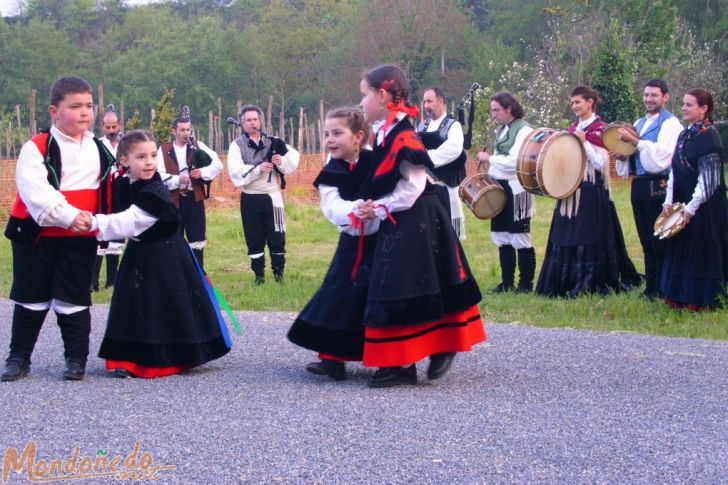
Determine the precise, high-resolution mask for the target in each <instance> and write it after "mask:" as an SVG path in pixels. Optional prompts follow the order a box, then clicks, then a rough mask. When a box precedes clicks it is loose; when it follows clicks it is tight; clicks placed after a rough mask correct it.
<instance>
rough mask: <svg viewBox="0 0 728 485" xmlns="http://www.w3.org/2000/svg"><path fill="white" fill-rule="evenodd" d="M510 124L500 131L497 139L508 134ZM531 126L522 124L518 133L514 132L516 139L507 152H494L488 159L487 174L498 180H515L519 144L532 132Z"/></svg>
mask: <svg viewBox="0 0 728 485" xmlns="http://www.w3.org/2000/svg"><path fill="white" fill-rule="evenodd" d="M510 129H511V128H510V126H506V128H505V129H504V130H503V131H502V132H501V134H500V137H498V140H502V139H503V138H505V137H506V135H508V131H509V130H510ZM533 131H534V130H533V128H532V127H530V126H524V127H523V128H521V129H520V130H519V131H518V133H516V141H515V142H514V143H513V146H512V147H511V149H510V150H508V153H507V154H504V155H496V154H495V153H494V154H493V155H491V156H490V158H489V159H488V160H489V161H490V168H488V174H489V175H490V176H491V177H493V178H494V179H498V180H515V178H516V162H517V161H518V152H519V151H520V150H521V145H523V142H524V141H526V138H527V137H528V136H529V135H530V134H531V133H533Z"/></svg>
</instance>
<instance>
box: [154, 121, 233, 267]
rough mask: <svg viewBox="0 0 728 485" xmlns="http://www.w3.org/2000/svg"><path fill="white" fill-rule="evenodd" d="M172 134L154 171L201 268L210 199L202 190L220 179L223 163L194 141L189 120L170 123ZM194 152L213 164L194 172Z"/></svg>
mask: <svg viewBox="0 0 728 485" xmlns="http://www.w3.org/2000/svg"><path fill="white" fill-rule="evenodd" d="M172 134H173V135H174V141H173V142H170V143H164V144H162V146H160V147H159V151H158V153H157V170H158V172H159V175H160V176H161V177H162V180H163V181H164V185H166V186H167V189H169V191H170V193H171V194H172V200H173V201H174V205H175V206H176V207H177V208H178V209H179V212H180V216H181V218H182V227H181V230H182V231H183V232H184V235H185V236H186V238H187V242H188V243H189V245H190V247H191V248H192V251H193V252H194V253H195V256H196V257H197V260H198V261H199V263H200V266H204V264H203V263H204V259H203V250H204V249H205V246H206V245H207V238H206V232H207V220H206V218H205V199H207V198H208V197H209V187H205V184H206V183H209V182H212V181H213V180H215V178H217V176H218V175H220V172H222V162H221V161H220V157H218V156H217V153H215V152H214V151H212V150H211V149H210V148H208V147H207V145H205V144H204V143H202V142H201V141H198V140H194V141H193V139H192V121H191V120H190V119H189V118H177V119H175V120H174V121H173V122H172ZM197 150H202V151H203V152H204V154H206V156H208V157H209V158H211V159H212V162H211V163H209V165H207V166H205V167H202V168H195V167H194V163H193V160H194V159H195V157H196V155H195V152H196V151H197ZM180 160H181V161H182V162H180ZM206 189H207V190H206Z"/></svg>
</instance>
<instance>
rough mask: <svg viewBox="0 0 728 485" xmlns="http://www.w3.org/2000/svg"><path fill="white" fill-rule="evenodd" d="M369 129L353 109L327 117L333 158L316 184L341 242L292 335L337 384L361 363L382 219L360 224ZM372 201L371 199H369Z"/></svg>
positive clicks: (316, 369)
mask: <svg viewBox="0 0 728 485" xmlns="http://www.w3.org/2000/svg"><path fill="white" fill-rule="evenodd" d="M368 134H369V125H368V124H367V123H366V121H365V120H364V115H363V114H361V113H360V112H358V111H356V110H355V109H353V108H339V109H335V110H332V111H329V112H328V113H327V114H326V121H325V124H324V138H325V141H326V150H327V151H328V152H329V153H330V154H331V159H330V160H329V161H328V163H327V164H326V166H324V168H323V169H322V170H321V173H319V175H318V177H317V178H316V180H315V181H314V185H315V186H316V188H317V189H318V190H319V193H320V195H321V210H322V211H323V213H324V215H325V216H326V218H327V219H328V220H330V221H331V222H332V223H333V224H334V225H336V227H337V229H338V230H339V233H340V235H339V244H338V246H337V247H336V252H335V253H334V258H333V260H332V261H331V266H330V267H329V271H328V273H327V274H326V277H325V278H324V281H323V283H322V284H321V288H319V290H318V291H317V292H316V294H315V295H314V296H313V298H312V299H311V301H309V302H308V304H307V305H306V307H305V308H304V309H303V311H302V312H301V313H300V314H299V315H298V318H296V321H295V322H294V323H293V326H292V327H291V330H290V331H289V332H288V338H289V339H290V340H291V342H293V343H294V344H296V345H300V346H301V347H305V348H307V349H311V350H314V351H316V352H318V353H319V359H320V360H318V361H315V362H312V363H310V364H308V365H307V366H306V370H307V371H309V372H311V373H313V374H318V375H324V376H329V377H331V378H332V379H335V380H343V379H344V378H345V377H346V373H345V372H346V371H345V364H344V362H345V361H347V360H349V361H356V360H361V358H362V352H363V349H364V324H363V323H362V320H363V318H364V307H365V306H366V298H367V289H368V287H369V273H370V267H371V260H372V254H373V252H374V244H375V242H376V231H377V229H378V227H379V220H373V221H370V222H368V223H366V224H362V223H361V219H360V218H359V216H360V215H361V214H360V212H359V208H360V207H361V206H362V205H364V204H365V203H366V202H367V201H368V200H369V195H370V194H369V193H370V190H371V176H372V167H373V165H372V163H373V160H372V152H371V150H363V149H362V146H363V145H364V143H365V142H366V140H368ZM369 202H371V201H369Z"/></svg>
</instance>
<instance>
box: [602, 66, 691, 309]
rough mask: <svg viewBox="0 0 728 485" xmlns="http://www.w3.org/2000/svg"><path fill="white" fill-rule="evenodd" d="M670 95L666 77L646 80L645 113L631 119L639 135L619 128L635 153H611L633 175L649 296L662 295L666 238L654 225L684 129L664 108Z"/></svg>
mask: <svg viewBox="0 0 728 485" xmlns="http://www.w3.org/2000/svg"><path fill="white" fill-rule="evenodd" d="M669 99H670V94H669V92H668V90H667V83H666V82H665V81H663V80H662V79H652V80H651V81H648V82H647V84H645V89H644V94H643V96H642V102H643V104H644V105H645V111H646V114H645V116H644V117H643V118H640V119H639V120H637V121H635V123H634V127H635V129H636V130H637V133H638V135H639V136H635V135H634V134H633V133H631V132H630V131H629V130H626V129H624V128H620V129H619V135H620V138H621V139H622V141H625V142H627V143H631V144H632V145H634V146H635V147H636V148H637V153H635V154H634V155H632V156H631V157H629V158H628V159H627V157H624V156H623V155H622V154H621V153H616V152H612V153H611V154H610V155H612V156H613V157H614V158H616V159H617V160H618V163H617V172H618V174H619V175H620V176H622V177H624V178H626V177H628V176H632V177H633V178H632V197H631V198H632V211H633V212H634V222H635V225H636V226H637V234H638V235H639V238H640V243H641V244H642V251H643V252H644V255H645V285H646V286H645V291H644V293H643V294H644V296H646V297H648V298H659V297H660V296H662V295H660V291H659V286H660V275H661V274H662V262H663V260H664V258H665V241H661V240H660V239H658V238H656V237H655V236H654V225H655V219H657V216H659V215H660V212H662V202H663V200H665V193H666V189H667V180H668V177H669V175H670V164H671V162H672V155H673V152H674V151H675V145H676V144H677V139H678V137H679V136H680V132H682V130H683V126H682V123H681V122H680V120H679V119H678V118H677V117H676V116H675V115H673V114H672V113H671V112H670V111H668V110H667V108H666V105H667V102H668V101H669Z"/></svg>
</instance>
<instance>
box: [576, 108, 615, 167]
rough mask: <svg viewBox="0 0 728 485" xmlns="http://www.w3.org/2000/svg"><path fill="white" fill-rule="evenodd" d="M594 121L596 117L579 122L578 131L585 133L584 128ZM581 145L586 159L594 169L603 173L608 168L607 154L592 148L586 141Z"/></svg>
mask: <svg viewBox="0 0 728 485" xmlns="http://www.w3.org/2000/svg"><path fill="white" fill-rule="evenodd" d="M596 119H597V115H592V116H591V117H590V118H589V119H587V120H584V121H582V120H579V124H578V127H579V129H580V130H581V131H586V128H587V127H588V126H589V125H591V124H592V123H594V121H595V120H596ZM583 145H584V151H585V152H586V159H587V161H588V162H589V163H590V164H591V165H592V166H593V167H594V168H595V169H597V170H599V171H600V172H603V171H604V169H605V168H606V167H609V152H608V151H607V150H606V149H604V148H602V147H598V146H594V145H592V144H591V143H590V142H589V141H588V140H585V141H584V143H583Z"/></svg>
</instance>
